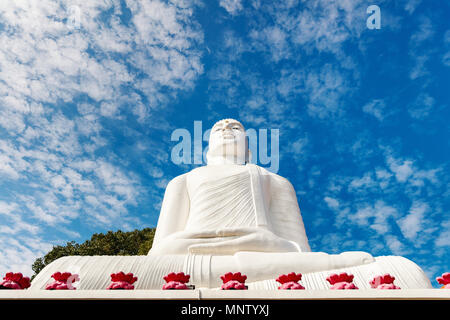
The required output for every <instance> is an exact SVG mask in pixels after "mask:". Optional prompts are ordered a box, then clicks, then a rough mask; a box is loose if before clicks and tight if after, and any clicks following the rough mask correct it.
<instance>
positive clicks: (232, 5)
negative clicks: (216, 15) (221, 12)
mask: <svg viewBox="0 0 450 320" xmlns="http://www.w3.org/2000/svg"><path fill="white" fill-rule="evenodd" d="M219 5H220V6H221V7H222V8H224V9H225V10H227V12H228V13H229V14H231V15H236V14H238V13H239V11H241V10H242V3H241V0H220V2H219Z"/></svg>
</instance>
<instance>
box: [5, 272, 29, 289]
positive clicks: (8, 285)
mask: <svg viewBox="0 0 450 320" xmlns="http://www.w3.org/2000/svg"><path fill="white" fill-rule="evenodd" d="M30 285H31V283H30V278H28V277H24V276H23V275H22V273H20V272H18V273H13V272H8V273H7V274H6V275H5V277H4V278H3V281H2V282H1V283H0V289H15V290H22V289H26V288H29V287H30Z"/></svg>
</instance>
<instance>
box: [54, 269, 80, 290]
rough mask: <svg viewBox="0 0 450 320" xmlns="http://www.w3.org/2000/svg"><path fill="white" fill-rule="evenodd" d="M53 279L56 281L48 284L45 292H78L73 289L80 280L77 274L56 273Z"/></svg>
mask: <svg viewBox="0 0 450 320" xmlns="http://www.w3.org/2000/svg"><path fill="white" fill-rule="evenodd" d="M52 278H53V279H55V281H54V282H52V283H49V284H47V285H46V286H45V290H76V289H77V288H75V287H73V286H72V284H73V283H74V282H75V281H79V280H80V278H79V277H78V275H77V274H71V273H70V272H63V273H61V272H55V273H54V274H52Z"/></svg>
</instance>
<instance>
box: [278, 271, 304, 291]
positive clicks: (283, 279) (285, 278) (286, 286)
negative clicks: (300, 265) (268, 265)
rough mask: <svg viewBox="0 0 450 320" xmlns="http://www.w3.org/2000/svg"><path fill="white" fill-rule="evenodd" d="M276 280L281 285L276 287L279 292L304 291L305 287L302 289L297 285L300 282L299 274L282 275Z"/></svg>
mask: <svg viewBox="0 0 450 320" xmlns="http://www.w3.org/2000/svg"><path fill="white" fill-rule="evenodd" d="M276 280H277V281H278V282H279V283H281V286H279V287H278V289H279V290H304V289H305V287H303V286H302V285H301V284H300V283H298V282H299V281H300V280H302V274H301V273H295V272H291V273H288V274H282V275H281V276H279V277H278V278H277V279H276Z"/></svg>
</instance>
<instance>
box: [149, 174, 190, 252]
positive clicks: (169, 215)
mask: <svg viewBox="0 0 450 320" xmlns="http://www.w3.org/2000/svg"><path fill="white" fill-rule="evenodd" d="M189 206H190V202H189V195H188V192H187V187H186V174H183V175H181V176H178V177H176V178H174V179H172V180H171V181H170V182H169V184H168V185H167V188H166V192H165V193H164V199H163V203H162V205H161V212H160V214H159V219H158V225H157V227H156V233H155V238H154V240H153V247H156V246H158V244H159V243H160V242H161V241H162V240H163V239H164V238H166V237H167V236H169V235H171V234H173V233H175V232H177V231H181V230H183V229H184V227H185V225H186V221H187V218H188V215H189Z"/></svg>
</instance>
